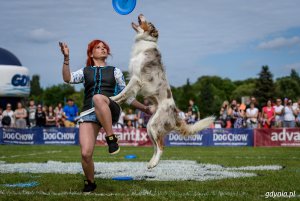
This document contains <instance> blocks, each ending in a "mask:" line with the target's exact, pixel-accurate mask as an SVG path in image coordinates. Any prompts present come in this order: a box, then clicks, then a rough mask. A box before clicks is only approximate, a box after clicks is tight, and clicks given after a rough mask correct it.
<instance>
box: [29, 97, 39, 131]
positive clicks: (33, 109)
mask: <svg viewBox="0 0 300 201" xmlns="http://www.w3.org/2000/svg"><path fill="white" fill-rule="evenodd" d="M36 109H37V108H36V105H35V102H34V100H30V101H29V107H28V108H27V114H28V123H29V127H30V128H32V127H35V125H36V120H35V113H36Z"/></svg>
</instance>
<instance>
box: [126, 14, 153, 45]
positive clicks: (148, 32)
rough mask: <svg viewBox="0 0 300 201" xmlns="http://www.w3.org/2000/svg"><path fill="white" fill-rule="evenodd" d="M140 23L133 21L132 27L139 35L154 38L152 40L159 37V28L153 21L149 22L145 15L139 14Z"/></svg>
mask: <svg viewBox="0 0 300 201" xmlns="http://www.w3.org/2000/svg"><path fill="white" fill-rule="evenodd" d="M138 22H139V24H138V25H137V24H135V23H133V22H132V23H131V25H132V28H133V29H134V30H135V31H136V32H137V34H138V35H141V36H145V38H148V37H150V38H152V40H157V39H158V30H157V29H156V28H155V26H154V25H153V24H152V23H151V22H147V20H146V18H145V16H144V15H143V14H140V15H139V16H138Z"/></svg>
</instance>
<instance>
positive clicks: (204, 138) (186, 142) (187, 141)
mask: <svg viewBox="0 0 300 201" xmlns="http://www.w3.org/2000/svg"><path fill="white" fill-rule="evenodd" d="M165 145H166V146H253V130H252V129H219V128H217V129H205V130H203V131H201V132H198V133H196V134H194V135H189V136H182V135H180V134H178V133H176V132H171V133H169V134H168V135H167V136H166V138H165Z"/></svg>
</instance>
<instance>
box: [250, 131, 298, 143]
mask: <svg viewBox="0 0 300 201" xmlns="http://www.w3.org/2000/svg"><path fill="white" fill-rule="evenodd" d="M254 146H265V147H300V129H299V128H278V129H255V130H254Z"/></svg>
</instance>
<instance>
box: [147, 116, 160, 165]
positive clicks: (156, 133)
mask: <svg viewBox="0 0 300 201" xmlns="http://www.w3.org/2000/svg"><path fill="white" fill-rule="evenodd" d="M158 118H159V112H157V113H155V115H154V116H153V117H152V118H151V119H150V121H149V122H148V125H147V131H148V135H149V137H150V139H151V141H152V143H153V146H154V153H153V156H152V158H151V160H150V161H149V163H148V165H147V167H148V168H149V169H151V168H154V167H155V166H157V164H158V162H159V160H160V157H161V155H162V153H163V147H164V135H163V134H164V133H163V132H164V131H160V128H158V127H157V123H156V121H158V120H159V119H158Z"/></svg>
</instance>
